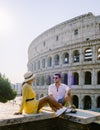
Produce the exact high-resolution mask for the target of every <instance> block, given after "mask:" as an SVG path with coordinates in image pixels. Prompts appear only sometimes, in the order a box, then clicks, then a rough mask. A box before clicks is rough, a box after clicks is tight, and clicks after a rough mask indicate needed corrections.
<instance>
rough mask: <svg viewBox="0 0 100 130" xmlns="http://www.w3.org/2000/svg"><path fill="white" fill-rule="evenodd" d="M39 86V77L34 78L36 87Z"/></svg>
mask: <svg viewBox="0 0 100 130" xmlns="http://www.w3.org/2000/svg"><path fill="white" fill-rule="evenodd" d="M39 84H40V80H39V77H37V78H36V85H37V86H39Z"/></svg>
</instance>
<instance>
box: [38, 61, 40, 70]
mask: <svg viewBox="0 0 100 130" xmlns="http://www.w3.org/2000/svg"><path fill="white" fill-rule="evenodd" d="M38 69H40V61H38Z"/></svg>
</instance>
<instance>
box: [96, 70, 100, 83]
mask: <svg viewBox="0 0 100 130" xmlns="http://www.w3.org/2000/svg"><path fill="white" fill-rule="evenodd" d="M97 84H100V71H99V72H98V73H97Z"/></svg>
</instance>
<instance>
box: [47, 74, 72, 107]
mask: <svg viewBox="0 0 100 130" xmlns="http://www.w3.org/2000/svg"><path fill="white" fill-rule="evenodd" d="M53 81H54V83H53V84H51V85H50V86H49V89H48V95H49V96H50V97H51V98H52V99H53V100H56V101H57V102H59V103H61V104H62V106H64V105H65V103H66V102H68V106H69V107H71V89H70V87H69V86H67V85H65V84H63V83H61V75H60V74H55V75H54V77H53Z"/></svg>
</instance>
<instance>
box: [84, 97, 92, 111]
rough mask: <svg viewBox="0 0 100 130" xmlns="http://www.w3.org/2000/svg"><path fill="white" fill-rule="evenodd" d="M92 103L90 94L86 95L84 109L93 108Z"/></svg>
mask: <svg viewBox="0 0 100 130" xmlns="http://www.w3.org/2000/svg"><path fill="white" fill-rule="evenodd" d="M91 105H92V102H91V97H90V96H85V97H84V109H85V110H88V109H91Z"/></svg>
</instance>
